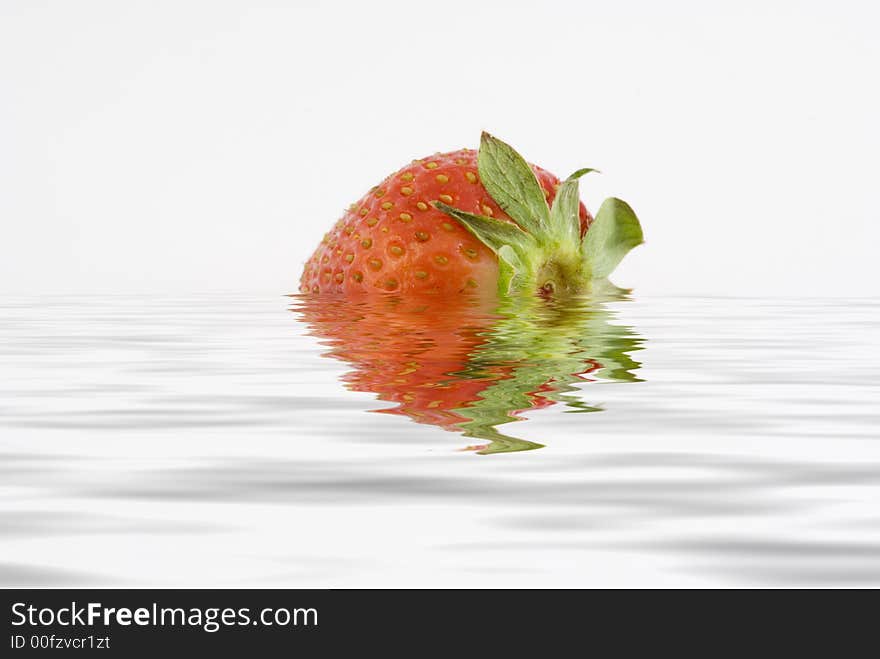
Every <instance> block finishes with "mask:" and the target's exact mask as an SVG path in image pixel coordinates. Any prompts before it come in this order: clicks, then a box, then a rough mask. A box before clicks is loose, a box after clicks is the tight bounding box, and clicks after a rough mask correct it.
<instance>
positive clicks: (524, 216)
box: [434, 132, 644, 297]
mask: <svg viewBox="0 0 880 659" xmlns="http://www.w3.org/2000/svg"><path fill="white" fill-rule="evenodd" d="M477 171H478V173H479V176H480V180H481V182H482V183H483V186H484V187H485V189H486V191H487V192H488V193H489V195H490V196H491V197H492V199H493V200H495V202H496V203H497V204H498V205H499V206H500V207H501V209H502V210H503V211H504V212H505V213H506V214H507V215H508V216H509V217H510V218H511V219H512V220H513V222H508V221H505V220H499V219H496V218H492V217H488V216H485V215H478V214H474V213H468V212H466V211H462V210H460V209H457V208H453V207H452V206H449V205H448V204H445V203H443V202H441V201H437V202H435V204H434V205H435V206H436V207H437V208H438V209H439V210H441V211H443V212H444V213H446V214H447V215H449V216H451V217H453V218H455V219H456V220H458V221H459V222H460V223H461V225H462V226H464V227H465V228H466V229H467V230H468V231H469V232H470V233H472V234H473V235H474V236H475V237H476V238H477V239H479V240H480V241H481V242H483V243H484V244H485V245H486V246H487V247H489V248H490V249H491V250H492V251H493V252H494V253H495V254H496V255H497V257H498V263H499V271H500V272H499V282H498V290H499V293H501V294H510V293H515V292H526V293H531V294H538V295H541V296H543V297H564V296H568V295H577V294H581V293H586V292H589V291H590V289H591V288H592V286H593V282H594V281H596V280H603V279H605V278H606V277H607V276H608V275H609V274H611V272H612V271H613V270H614V268H616V267H617V265H618V264H619V263H620V261H621V260H622V259H623V257H624V256H626V254H627V253H628V252H629V251H630V250H631V249H632V248H633V247H635V246H637V245H640V244H641V243H642V242H644V237H643V234H642V228H641V225H640V224H639V220H638V218H637V217H636V215H635V213H634V212H633V210H632V209H631V208H630V207H629V205H628V204H627V203H626V202H624V201H622V200H620V199H617V198H614V197H611V198H609V199H606V200H605V201H604V202H603V203H602V205H601V207H600V208H599V212H598V213H597V214H596V218H595V220H594V221H593V223H592V224H591V225H590V228H589V229H588V230H587V232H586V233H585V234H584V235H583V236H581V231H580V219H579V208H580V195H579V188H578V181H579V179H580V178H581V177H582V176H584V175H585V174H588V173H590V172H593V171H596V170H594V169H590V168H585V169H579V170H577V171H576V172H574V173H573V174H572V175H571V176H569V177H568V178H567V179H566V180H565V181H563V182H562V183H561V184H560V186H559V190H558V192H557V194H556V197H555V199H554V200H553V205H552V207H551V206H549V205H548V204H547V199H546V197H545V195H544V191H543V189H542V188H541V185H540V184H539V182H538V180H537V178H536V176H535V173H534V172H533V171H532V168H531V167H530V166H529V164H528V163H527V162H526V161H525V159H524V158H523V157H522V156H521V155H520V154H519V153H517V152H516V151H515V150H514V149H513V148H512V147H511V146H510V145H508V144H506V143H505V142H502V141H501V140H499V139H498V138H496V137H493V136H492V135H489V134H488V133H485V132H484V133H483V135H482V138H481V140H480V150H479V152H478V154H477Z"/></svg>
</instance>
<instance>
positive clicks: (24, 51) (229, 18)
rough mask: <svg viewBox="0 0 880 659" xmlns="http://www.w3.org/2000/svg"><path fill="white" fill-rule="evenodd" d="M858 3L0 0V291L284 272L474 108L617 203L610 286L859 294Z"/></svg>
mask: <svg viewBox="0 0 880 659" xmlns="http://www.w3.org/2000/svg"><path fill="white" fill-rule="evenodd" d="M875 7H876V5H875V3H871V2H868V1H867V0H862V1H861V2H839V1H838V2H828V3H813V2H798V3H795V2H792V3H781V2H757V3H749V2H729V3H700V2H693V3H688V2H664V3H654V2H608V1H607V0H605V1H603V2H573V1H572V2H558V1H557V2H541V3H538V2H504V3H488V2H484V3H480V2H474V1H470V2H456V1H453V0H437V1H432V2H415V1H410V2H405V3H393V2H370V3H349V4H342V3H333V2H322V3H306V2H303V3H294V2H277V3H271V2H244V1H241V2H219V1H215V2H183V1H175V2H115V1H114V2H109V1H108V2H35V1H29V2H25V1H16V0H2V1H0V227H2V234H0V291H2V292H6V293H19V292H21V293H29V292H44V291H53V292H70V293H76V292H132V293H138V292H151V291H199V290H211V291H217V290H220V291H223V290H230V291H231V290H236V291H240V290H245V291H263V292H269V293H272V294H274V293H276V292H277V293H282V292H288V291H292V290H294V289H295V288H296V282H297V280H298V278H299V274H300V270H301V266H302V262H303V261H304V260H305V259H306V258H307V257H308V256H309V254H310V252H311V250H312V249H313V248H314V246H315V245H316V244H317V242H318V240H319V239H320V236H321V235H322V234H323V233H324V231H325V230H326V229H327V228H328V227H329V226H330V225H331V224H332V222H333V221H334V220H336V219H337V217H338V215H339V213H340V211H341V210H342V209H343V208H344V207H345V206H347V205H348V204H349V203H350V202H352V201H354V200H355V199H356V198H358V197H359V196H360V195H361V194H362V193H363V192H364V191H366V189H368V188H369V187H370V186H371V185H373V184H375V183H376V182H378V181H379V180H381V178H383V177H384V176H385V175H386V174H388V173H390V172H391V171H393V170H395V169H396V168H398V167H399V166H401V165H403V164H405V163H406V162H408V161H409V160H410V159H412V158H414V157H420V156H423V155H425V154H428V153H431V152H434V151H445V150H451V149H455V148H460V147H462V146H471V147H475V146H476V145H477V142H478V138H479V133H480V131H481V130H482V129H487V130H490V131H491V132H493V133H495V134H497V135H498V136H499V137H502V138H503V139H505V140H507V141H509V142H511V143H512V144H513V145H514V146H515V147H517V149H518V150H520V151H521V152H522V153H523V154H524V155H525V156H526V157H527V158H528V159H530V160H532V161H534V162H536V163H538V164H540V165H542V166H544V167H546V168H548V169H550V170H551V171H554V172H555V173H557V174H559V175H566V174H567V173H569V172H570V171H571V170H573V169H575V168H577V167H581V166H591V167H598V168H600V169H601V170H603V172H604V174H603V175H601V176H595V177H592V178H589V177H588V179H586V180H585V182H584V185H583V192H584V198H585V200H586V202H587V204H588V206H590V207H591V208H592V209H594V210H595V209H596V208H597V207H598V204H599V202H600V201H601V199H602V198H603V197H604V196H606V195H610V194H614V195H617V196H620V197H623V198H624V199H626V200H628V201H629V202H630V203H631V204H632V205H633V206H634V207H635V209H636V211H637V212H638V213H639V215H640V217H641V219H642V222H643V225H644V228H645V233H646V237H647V241H648V242H647V244H646V245H645V246H643V247H640V248H639V250H638V251H637V252H634V253H633V254H632V255H631V256H630V257H629V258H628V259H627V261H625V263H624V264H623V265H622V266H621V268H620V269H619V270H618V273H617V275H616V277H615V280H616V281H617V283H619V284H621V285H628V286H634V287H636V289H637V290H638V291H639V292H642V293H650V294H667V293H692V294H709V295H799V296H811V295H872V294H874V293H875V292H876V283H877V279H878V277H877V275H878V265H877V261H878V249H880V228H878V224H880V214H878V212H877V209H876V204H877V199H876V193H875V191H876V189H877V186H878V181H880V176H878V174H880V172H878V170H880V168H878V165H877V162H878V157H880V137H878V135H880V130H878V118H880V92H878V88H880V85H878V82H877V76H878V65H880V45H878V43H880V40H878V38H877V33H876V32H877V25H878V19H880V14H878V11H877V9H876V8H875Z"/></svg>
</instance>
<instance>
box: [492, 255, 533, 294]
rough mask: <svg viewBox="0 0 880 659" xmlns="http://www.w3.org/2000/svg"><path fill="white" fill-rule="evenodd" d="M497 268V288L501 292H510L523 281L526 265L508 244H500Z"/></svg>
mask: <svg viewBox="0 0 880 659" xmlns="http://www.w3.org/2000/svg"><path fill="white" fill-rule="evenodd" d="M498 269H499V273H498V290H499V291H501V293H503V294H507V293H511V292H513V291H514V290H515V289H516V288H517V287H519V286H520V285H521V284H522V283H523V282H522V280H523V278H524V277H525V275H526V265H525V263H524V262H523V260H522V258H521V257H520V255H519V253H517V251H516V250H515V249H514V248H513V247H511V246H510V245H502V246H501V249H499V250H498Z"/></svg>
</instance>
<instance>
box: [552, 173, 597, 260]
mask: <svg viewBox="0 0 880 659" xmlns="http://www.w3.org/2000/svg"><path fill="white" fill-rule="evenodd" d="M595 171H598V170H595V169H590V168H589V167H587V168H584V169H579V170H577V171H576V172H575V173H574V174H572V175H571V176H569V177H568V178H567V179H566V180H565V181H563V183H562V185H560V186H559V190H558V191H557V192H556V198H555V199H554V200H553V207H552V208H551V209H550V230H551V232H552V233H553V235H554V236H556V237H557V239H559V240H560V241H561V242H562V244H563V245H577V244H578V243H579V242H580V236H581V218H580V204H581V197H580V193H579V191H578V179H579V178H580V177H581V176H583V175H584V174H588V173H590V172H595Z"/></svg>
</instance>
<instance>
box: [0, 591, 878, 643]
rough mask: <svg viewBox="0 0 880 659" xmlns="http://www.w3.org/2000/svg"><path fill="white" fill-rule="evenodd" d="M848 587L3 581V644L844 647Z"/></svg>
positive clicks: (851, 625)
mask: <svg viewBox="0 0 880 659" xmlns="http://www.w3.org/2000/svg"><path fill="white" fill-rule="evenodd" d="M853 594H854V593H852V592H851V593H847V594H841V593H831V594H830V595H831V598H832V600H834V599H836V600H838V601H839V604H837V605H833V602H832V603H830V604H829V602H827V601H824V600H825V599H826V598H825V596H824V595H823V597H822V600H819V599H818V598H817V597H816V593H806V592H804V591H785V592H783V591H777V592H771V593H768V592H761V591H752V592H746V591H728V592H725V593H718V592H710V591H696V592H676V593H669V592H662V591H574V590H554V591H545V590H540V591H539V590H509V591H504V590H479V591H460V590H439V591H426V590H132V589H120V590H83V589H75V590H64V589H55V590H6V591H3V592H2V605H3V611H4V613H3V617H4V619H5V621H6V622H5V626H6V632H7V635H6V638H5V639H4V640H3V644H2V647H3V650H2V653H0V654H2V656H9V657H15V656H19V655H23V654H27V653H32V652H37V651H42V650H62V651H64V650H66V651H73V652H78V653H79V652H82V651H89V652H103V655H102V656H141V655H144V654H150V655H152V656H156V655H157V653H162V654H165V655H170V656H178V655H179V654H182V653H185V652H196V653H199V654H198V655H196V656H201V655H202V654H203V653H205V652H222V653H224V656H225V655H226V654H228V653H249V654H250V653H253V652H255V651H272V652H275V651H278V652H280V651H285V652H291V653H301V652H303V651H315V652H317V653H318V654H319V655H324V654H331V653H332V652H333V651H343V650H347V651H351V650H353V649H355V650H357V649H360V650H366V649H370V650H371V651H379V650H391V649H397V650H400V649H406V648H409V649H410V650H411V651H412V652H413V653H421V652H422V651H425V650H428V649H435V650H436V649H438V648H440V647H444V648H448V649H450V650H457V651H460V652H462V653H464V654H465V656H469V655H470V654H472V652H473V651H474V650H475V648H476V647H477V646H491V647H493V648H495V649H496V650H500V649H501V648H510V647H513V648H519V649H522V647H523V646H522V644H523V643H533V644H538V645H539V646H540V645H544V644H546V645H547V646H548V648H549V647H556V646H558V644H559V643H562V642H563V641H565V642H573V643H577V644H579V645H580V647H581V649H582V650H586V649H587V648H588V647H592V646H594V645H595V644H597V643H600V642H601V643H603V644H606V645H607V644H608V643H611V644H613V647H614V648H616V650H617V651H622V650H626V649H628V648H633V649H635V648H637V647H641V648H644V647H645V644H648V645H649V646H650V645H654V646H656V647H664V648H681V647H682V646H686V645H689V644H693V643H696V642H697V640H698V639H705V638H710V639H714V640H712V641H711V642H712V643H713V644H717V645H722V646H726V647H734V646H740V647H744V648H746V649H747V648H748V647H753V646H750V645H749V644H750V643H752V642H753V641H754V639H755V638H757V637H760V638H761V639H762V640H761V643H762V644H764V645H763V647H765V649H766V644H767V643H768V642H772V640H773V639H774V638H775V639H776V640H777V641H778V642H780V643H781V644H782V646H784V647H789V646H790V645H791V644H792V643H796V642H798V641H803V640H809V641H810V642H811V643H817V642H819V641H820V639H821V637H822V635H827V634H829V633H830V632H832V630H834V629H835V627H834V624H833V623H835V622H836V623H839V624H841V625H842V626H843V635H838V636H836V639H837V640H836V641H835V642H834V647H835V648H837V649H838V650H841V649H844V648H845V647H847V646H851V645H853V644H855V643H856V642H857V640H858V639H859V636H860V634H867V632H869V630H870V629H871V624H872V620H873V615H874V614H873V611H874V607H872V606H868V604H869V603H868V602H865V603H864V604H865V605H862V606H858V607H849V608H848V609H847V608H846V607H844V606H842V605H843V604H844V603H845V602H846V601H852V600H851V596H852V595H853ZM842 595H843V597H845V598H846V599H845V600H842ZM875 597H876V592H874V593H872V594H871V597H870V598H869V599H870V600H874V599H875ZM811 600H815V602H813V603H811ZM805 605H806V606H805ZM844 611H845V612H846V613H845V614H844ZM841 614H843V615H841ZM706 649H707V650H709V648H706ZM111 653H112V655H111Z"/></svg>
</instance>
